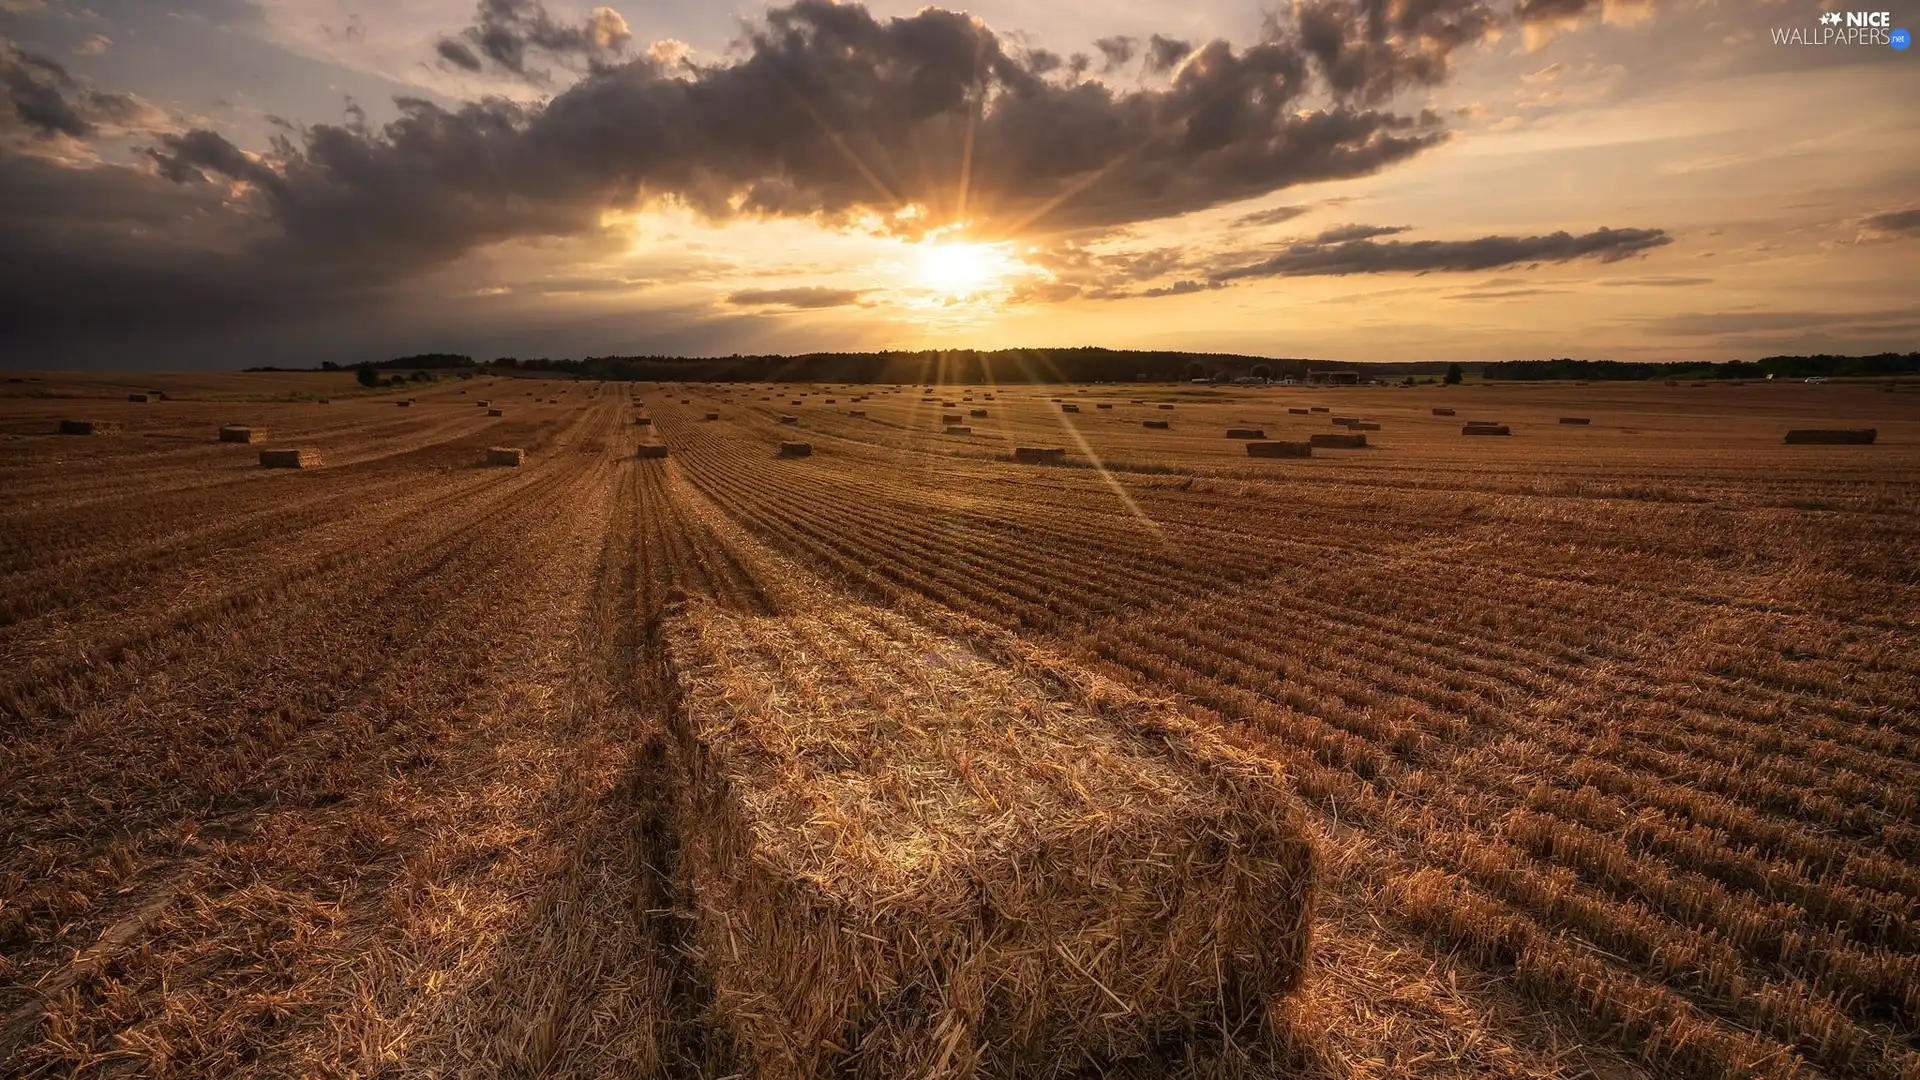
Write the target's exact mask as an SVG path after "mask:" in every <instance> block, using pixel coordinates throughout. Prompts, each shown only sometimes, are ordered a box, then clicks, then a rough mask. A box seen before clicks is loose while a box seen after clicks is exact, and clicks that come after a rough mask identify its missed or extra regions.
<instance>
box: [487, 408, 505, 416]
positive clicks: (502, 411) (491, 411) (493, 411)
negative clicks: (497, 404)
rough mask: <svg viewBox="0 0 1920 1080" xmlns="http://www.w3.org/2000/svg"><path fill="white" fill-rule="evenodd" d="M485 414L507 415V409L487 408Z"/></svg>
mask: <svg viewBox="0 0 1920 1080" xmlns="http://www.w3.org/2000/svg"><path fill="white" fill-rule="evenodd" d="M487 415H488V416H505V415H507V410H505V409H488V410H487Z"/></svg>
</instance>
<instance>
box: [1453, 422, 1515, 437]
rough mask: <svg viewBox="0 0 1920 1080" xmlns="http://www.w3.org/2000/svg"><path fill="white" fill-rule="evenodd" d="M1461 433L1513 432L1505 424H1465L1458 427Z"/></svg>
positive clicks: (1498, 433)
mask: <svg viewBox="0 0 1920 1080" xmlns="http://www.w3.org/2000/svg"><path fill="white" fill-rule="evenodd" d="M1460 434H1462V435H1511V434H1513V432H1512V431H1511V430H1509V429H1508V427H1507V425H1505V424H1467V425H1466V426H1464V427H1462V428H1461V429H1460Z"/></svg>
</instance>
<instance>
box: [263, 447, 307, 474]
mask: <svg viewBox="0 0 1920 1080" xmlns="http://www.w3.org/2000/svg"><path fill="white" fill-rule="evenodd" d="M320 464H321V461H320V451H318V450H315V449H313V448H312V447H309V446H303V447H299V448H297V449H292V450H262V451H260V467H261V468H263V469H312V468H317V467H319V465H320Z"/></svg>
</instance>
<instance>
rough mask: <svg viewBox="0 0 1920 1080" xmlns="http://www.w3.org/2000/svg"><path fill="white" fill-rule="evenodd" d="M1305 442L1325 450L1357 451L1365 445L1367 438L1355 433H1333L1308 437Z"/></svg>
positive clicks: (1322, 433)
mask: <svg viewBox="0 0 1920 1080" xmlns="http://www.w3.org/2000/svg"><path fill="white" fill-rule="evenodd" d="M1307 442H1308V444H1309V445H1311V446H1318V447H1321V448H1323V449H1327V450H1358V449H1360V448H1361V447H1363V446H1365V445H1367V437H1366V436H1365V435H1361V434H1357V433H1355V434H1346V435H1342V434H1337V433H1334V432H1321V433H1319V434H1317V435H1312V436H1309V437H1308V439H1307Z"/></svg>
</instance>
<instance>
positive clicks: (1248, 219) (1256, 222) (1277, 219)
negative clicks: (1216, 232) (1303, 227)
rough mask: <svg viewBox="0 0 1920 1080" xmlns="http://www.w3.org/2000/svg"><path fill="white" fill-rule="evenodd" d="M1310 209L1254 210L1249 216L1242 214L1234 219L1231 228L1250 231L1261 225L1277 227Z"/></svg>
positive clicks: (1291, 207)
mask: <svg viewBox="0 0 1920 1080" xmlns="http://www.w3.org/2000/svg"><path fill="white" fill-rule="evenodd" d="M1311 209H1313V208H1312V207H1311V206H1270V207H1268V208H1266V209H1265V210H1255V211H1254V212H1253V213H1251V214H1243V215H1242V216H1240V217H1237V218H1235V219H1234V221H1233V227H1234V228H1236V229H1251V228H1258V227H1260V226H1263V225H1279V224H1281V223H1282V222H1287V221H1292V220H1293V219H1294V218H1297V217H1299V216H1300V215H1302V214H1304V213H1306V212H1307V211H1309V210H1311Z"/></svg>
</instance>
